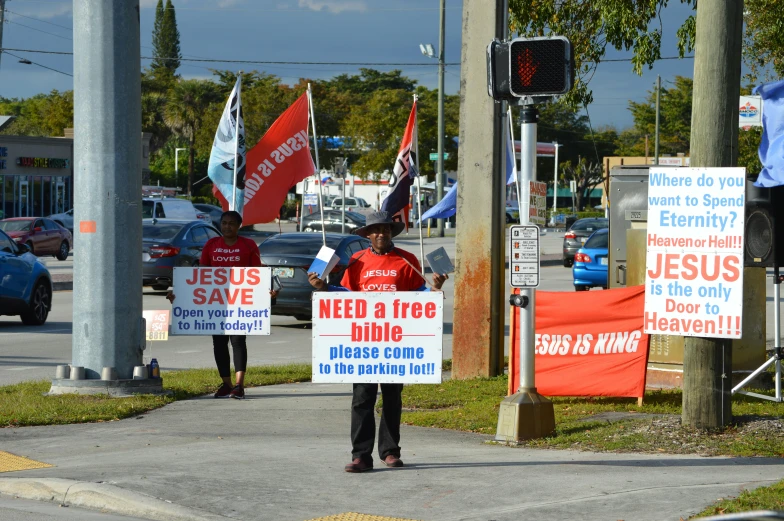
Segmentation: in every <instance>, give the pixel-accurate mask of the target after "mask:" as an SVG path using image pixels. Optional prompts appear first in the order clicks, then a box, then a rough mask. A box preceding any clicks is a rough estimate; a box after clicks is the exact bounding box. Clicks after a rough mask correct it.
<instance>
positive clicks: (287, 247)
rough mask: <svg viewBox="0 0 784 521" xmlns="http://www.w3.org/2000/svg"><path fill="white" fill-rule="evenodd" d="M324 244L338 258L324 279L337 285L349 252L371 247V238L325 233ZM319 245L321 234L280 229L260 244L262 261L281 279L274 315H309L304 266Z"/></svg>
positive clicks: (309, 289) (310, 289)
mask: <svg viewBox="0 0 784 521" xmlns="http://www.w3.org/2000/svg"><path fill="white" fill-rule="evenodd" d="M326 237H327V246H328V247H330V248H332V249H333V250H335V254H336V255H337V256H338V257H339V258H340V260H339V261H338V263H337V265H336V266H335V267H334V268H333V270H332V272H331V273H330V274H329V275H328V276H327V282H329V283H330V284H334V285H338V284H340V280H341V278H342V277H343V271H344V270H345V269H346V267H347V266H348V261H349V259H350V258H351V256H352V255H354V254H355V253H356V252H358V251H362V250H364V249H366V248H369V247H370V241H369V240H367V239H365V238H364V237H360V236H358V235H343V234H339V233H328V234H326ZM321 246H322V240H321V234H305V233H281V234H278V235H273V236H272V237H270V238H269V239H267V240H266V241H264V242H262V243H261V244H260V245H259V251H260V252H261V263H262V264H263V265H265V266H269V267H270V268H272V274H273V275H277V276H278V279H280V283H281V286H282V290H281V292H280V294H279V295H278V298H277V300H276V302H275V305H274V306H272V314H273V315H288V316H293V317H294V318H296V319H297V320H310V319H311V309H312V303H311V295H312V293H313V287H312V286H311V285H310V283H309V282H308V274H307V269H308V268H309V267H310V265H311V264H312V263H313V260H314V259H315V258H316V255H317V254H318V252H319V250H320V249H321Z"/></svg>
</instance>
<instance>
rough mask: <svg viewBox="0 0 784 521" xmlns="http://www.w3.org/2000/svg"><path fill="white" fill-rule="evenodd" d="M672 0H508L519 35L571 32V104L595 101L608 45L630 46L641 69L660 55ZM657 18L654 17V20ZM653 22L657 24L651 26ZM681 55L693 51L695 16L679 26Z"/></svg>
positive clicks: (568, 99) (636, 66)
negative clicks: (664, 14) (664, 17)
mask: <svg viewBox="0 0 784 521" xmlns="http://www.w3.org/2000/svg"><path fill="white" fill-rule="evenodd" d="M681 2H682V3H685V4H688V5H696V3H697V2H696V0H681ZM667 3H668V0H642V1H637V2H622V1H618V0H591V1H586V0H561V1H558V2H542V1H541V0H509V11H510V19H509V22H510V28H511V30H512V31H514V32H517V33H519V34H520V36H546V35H562V36H566V37H567V38H569V41H570V42H571V44H572V49H573V50H574V58H575V73H576V74H575V75H576V78H575V84H574V88H573V89H572V91H571V92H570V93H569V94H567V95H566V96H565V102H566V103H567V104H569V105H572V106H576V105H578V104H582V105H587V104H590V103H591V101H593V95H592V93H591V91H590V90H589V89H588V82H589V81H590V79H591V77H593V74H594V73H595V72H596V67H597V66H598V64H599V63H600V62H601V60H602V58H604V55H605V53H606V51H607V48H608V46H609V47H611V48H615V49H619V50H626V51H628V50H632V51H633V53H634V56H633V57H632V70H633V71H634V72H635V73H637V74H642V70H643V67H645V66H648V67H649V68H651V67H652V66H653V63H654V62H655V61H656V60H658V59H659V58H661V41H662V33H663V26H662V24H661V18H660V16H661V10H662V9H663V8H664V7H666V5H667ZM657 21H658V22H659V23H656V22H657ZM652 27H653V28H652ZM676 34H677V37H678V42H679V46H678V47H679V50H680V54H681V56H683V55H685V53H686V52H688V51H691V48H692V45H693V41H694V19H693V18H690V19H689V20H687V21H686V23H685V24H684V25H683V26H682V27H681V28H680V29H678V31H677V33H676Z"/></svg>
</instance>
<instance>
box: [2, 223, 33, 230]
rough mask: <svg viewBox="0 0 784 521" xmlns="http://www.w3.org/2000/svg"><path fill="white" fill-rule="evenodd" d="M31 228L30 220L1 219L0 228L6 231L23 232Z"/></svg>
mask: <svg viewBox="0 0 784 521" xmlns="http://www.w3.org/2000/svg"><path fill="white" fill-rule="evenodd" d="M29 229H30V221H0V230H3V231H4V232H22V231H27V230H29Z"/></svg>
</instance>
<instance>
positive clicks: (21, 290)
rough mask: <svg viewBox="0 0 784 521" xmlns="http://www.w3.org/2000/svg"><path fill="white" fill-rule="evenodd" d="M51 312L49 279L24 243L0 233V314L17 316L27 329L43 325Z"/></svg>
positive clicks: (50, 281) (43, 267)
mask: <svg viewBox="0 0 784 521" xmlns="http://www.w3.org/2000/svg"><path fill="white" fill-rule="evenodd" d="M51 309H52V277H51V276H50V275H49V270H47V269H46V266H44V265H43V263H42V262H41V261H40V260H38V258H36V256H35V255H33V254H32V253H31V252H30V250H29V248H28V247H27V245H26V244H18V243H17V242H16V241H14V240H13V239H12V238H11V237H10V236H9V235H8V234H6V233H5V232H2V231H0V315H18V316H19V317H20V318H21V319H22V323H23V324H26V325H28V326H40V325H42V324H43V323H45V322H46V318H47V317H48V316H49V311H50V310H51Z"/></svg>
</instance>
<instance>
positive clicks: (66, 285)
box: [52, 280, 73, 291]
mask: <svg viewBox="0 0 784 521" xmlns="http://www.w3.org/2000/svg"><path fill="white" fill-rule="evenodd" d="M52 291H73V281H72V280H61V281H57V282H55V281H52Z"/></svg>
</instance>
